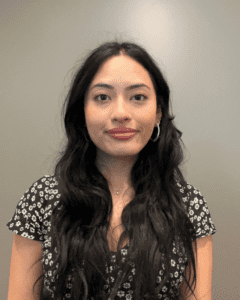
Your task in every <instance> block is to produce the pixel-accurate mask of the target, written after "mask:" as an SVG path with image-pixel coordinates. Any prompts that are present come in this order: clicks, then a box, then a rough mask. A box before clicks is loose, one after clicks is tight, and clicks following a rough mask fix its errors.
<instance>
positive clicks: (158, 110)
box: [156, 106, 162, 124]
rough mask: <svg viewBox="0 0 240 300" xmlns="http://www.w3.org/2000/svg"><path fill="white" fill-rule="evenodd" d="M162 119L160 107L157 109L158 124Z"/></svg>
mask: <svg viewBox="0 0 240 300" xmlns="http://www.w3.org/2000/svg"><path fill="white" fill-rule="evenodd" d="M161 118H162V110H161V107H160V106H159V107H158V108H157V114H156V124H158V123H160V122H161Z"/></svg>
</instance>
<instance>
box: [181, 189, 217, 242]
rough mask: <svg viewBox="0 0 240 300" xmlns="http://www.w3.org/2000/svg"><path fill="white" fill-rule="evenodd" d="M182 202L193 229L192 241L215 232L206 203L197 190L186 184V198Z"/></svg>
mask: <svg viewBox="0 0 240 300" xmlns="http://www.w3.org/2000/svg"><path fill="white" fill-rule="evenodd" d="M183 201H184V205H185V208H186V209H187V214H188V217H189V219H190V221H191V223H192V224H193V226H194V229H195V234H196V238H195V239H194V238H192V241H194V240H196V239H199V238H200V237H205V236H208V235H213V234H215V233H216V232H217V230H216V227H215V225H214V223H213V220H212V218H211V214H210V211H209V209H208V205H207V202H206V200H205V198H204V197H203V195H202V194H201V192H200V191H199V190H198V189H196V188H195V187H193V186H192V185H190V184H189V183H188V184H187V186H186V197H185V198H183Z"/></svg>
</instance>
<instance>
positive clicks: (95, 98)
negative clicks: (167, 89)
mask: <svg viewBox="0 0 240 300" xmlns="http://www.w3.org/2000/svg"><path fill="white" fill-rule="evenodd" d="M99 96H107V97H108V95H105V94H98V95H97V96H96V97H94V100H97V98H98V97H99ZM136 96H143V97H144V98H145V99H144V100H146V99H147V97H146V96H145V95H143V94H136V95H134V96H133V97H136ZM144 100H136V101H137V102H142V101H144ZM104 101H106V100H101V101H98V102H104Z"/></svg>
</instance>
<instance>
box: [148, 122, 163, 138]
mask: <svg viewBox="0 0 240 300" xmlns="http://www.w3.org/2000/svg"><path fill="white" fill-rule="evenodd" d="M157 128H158V133H157V136H156V138H155V139H154V140H153V139H152V138H150V140H151V141H153V142H156V141H157V140H158V138H159V136H160V131H161V130H160V122H159V123H158V124H157Z"/></svg>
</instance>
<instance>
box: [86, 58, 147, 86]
mask: <svg viewBox="0 0 240 300" xmlns="http://www.w3.org/2000/svg"><path fill="white" fill-rule="evenodd" d="M100 81H101V82H104V83H109V84H111V83H112V84H114V85H120V86H127V85H130V84H135V83H140V82H141V83H145V84H147V85H148V86H150V87H151V88H153V84H152V81H151V78H150V76H149V73H148V71H147V70H146V69H145V68H144V67H143V66H142V65H141V64H140V63H138V62H137V61H135V60H134V59H133V58H131V57H129V56H123V55H122V56H116V57H111V58H109V59H107V60H106V61H105V62H104V63H103V64H102V65H101V67H100V68H99V70H98V72H97V73H96V74H95V76H94V78H93V80H92V82H91V85H90V87H92V86H93V85H95V84H97V83H99V82H100Z"/></svg>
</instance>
